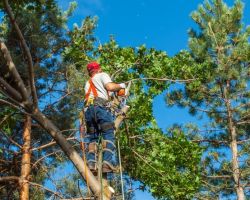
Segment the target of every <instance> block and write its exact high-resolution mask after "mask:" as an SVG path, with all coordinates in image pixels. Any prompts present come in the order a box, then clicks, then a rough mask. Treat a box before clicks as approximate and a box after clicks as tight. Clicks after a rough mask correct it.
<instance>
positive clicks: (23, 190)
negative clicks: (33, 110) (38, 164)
mask: <svg viewBox="0 0 250 200" xmlns="http://www.w3.org/2000/svg"><path fill="white" fill-rule="evenodd" d="M30 142H31V117H30V116H29V115H26V116H25V122H24V131H23V148H22V163H21V180H23V181H20V200H28V199H29V176H30V160H31V151H30Z"/></svg>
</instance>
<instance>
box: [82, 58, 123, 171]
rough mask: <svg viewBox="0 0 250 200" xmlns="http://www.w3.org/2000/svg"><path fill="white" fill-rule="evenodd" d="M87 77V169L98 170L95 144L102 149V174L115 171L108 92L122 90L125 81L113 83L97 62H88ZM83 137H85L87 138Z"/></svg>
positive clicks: (112, 125)
mask: <svg viewBox="0 0 250 200" xmlns="http://www.w3.org/2000/svg"><path fill="white" fill-rule="evenodd" d="M87 70H88V73H89V76H90V79H89V80H88V81H87V83H86V85H85V108H86V111H85V119H86V126H87V136H86V138H87V162H88V166H89V168H90V170H91V171H92V172H93V173H94V174H96V173H97V149H98V143H99V144H100V143H101V145H102V149H103V164H102V169H99V170H102V172H103V173H108V172H112V171H114V170H115V166H116V161H115V159H114V156H113V155H114V150H115V136H114V123H113V115H112V113H111V110H110V104H109V99H110V98H109V96H110V94H109V93H110V92H116V91H120V90H122V89H123V90H124V89H125V87H126V86H125V84H124V83H120V84H117V83H114V82H112V80H111V78H110V76H109V75H108V74H107V73H105V72H102V70H101V67H100V65H99V64H98V63H97V62H91V63H89V64H88V65H87ZM86 138H85V139H86Z"/></svg>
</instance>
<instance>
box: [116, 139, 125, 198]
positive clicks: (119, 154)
mask: <svg viewBox="0 0 250 200" xmlns="http://www.w3.org/2000/svg"><path fill="white" fill-rule="evenodd" d="M117 147H118V156H119V158H118V159H119V165H120V177H121V187H122V200H125V197H124V186H123V178H122V177H123V175H122V161H121V151H120V142H119V140H117Z"/></svg>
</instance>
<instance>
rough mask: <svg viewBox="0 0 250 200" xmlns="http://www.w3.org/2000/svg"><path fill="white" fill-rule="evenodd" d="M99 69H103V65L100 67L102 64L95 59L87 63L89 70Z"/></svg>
mask: <svg viewBox="0 0 250 200" xmlns="http://www.w3.org/2000/svg"><path fill="white" fill-rule="evenodd" d="M99 69H101V67H100V65H99V64H98V63H97V62H95V61H93V62H90V63H89V64H87V70H88V71H89V72H93V71H97V70H99Z"/></svg>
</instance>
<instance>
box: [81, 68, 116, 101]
mask: <svg viewBox="0 0 250 200" xmlns="http://www.w3.org/2000/svg"><path fill="white" fill-rule="evenodd" d="M91 79H92V82H93V84H94V86H95V88H96V91H97V94H98V97H100V98H103V99H106V100H108V99H109V95H108V91H107V90H106V89H105V85H106V84H107V83H111V82H112V80H111V78H110V76H109V75H108V74H107V73H105V72H101V73H97V74H95V75H94V76H93V77H92V78H91ZM89 87H90V84H89V82H88V81H87V82H86V84H85V88H84V90H85V94H86V93H87V92H88V91H89ZM89 97H90V98H91V97H92V98H94V94H93V92H92V91H91V92H90V94H89Z"/></svg>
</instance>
